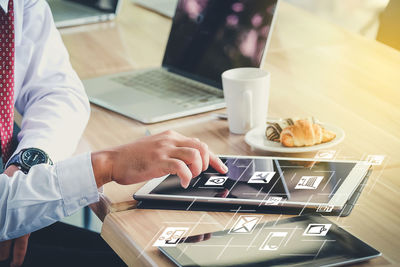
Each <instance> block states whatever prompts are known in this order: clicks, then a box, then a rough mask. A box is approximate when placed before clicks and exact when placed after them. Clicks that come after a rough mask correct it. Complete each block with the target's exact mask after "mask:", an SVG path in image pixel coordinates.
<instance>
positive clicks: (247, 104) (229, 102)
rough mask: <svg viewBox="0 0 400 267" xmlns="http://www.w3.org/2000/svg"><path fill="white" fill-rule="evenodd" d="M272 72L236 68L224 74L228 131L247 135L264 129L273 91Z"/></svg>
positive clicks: (223, 85) (223, 84)
mask: <svg viewBox="0 0 400 267" xmlns="http://www.w3.org/2000/svg"><path fill="white" fill-rule="evenodd" d="M270 76H271V75H270V74H269V72H267V71H265V70H263V69H259V68H236V69H230V70H227V71H225V72H224V73H222V87H223V91H224V97H225V101H226V106H227V112H228V124H229V130H230V131H231V132H232V133H234V134H244V133H246V132H247V131H249V130H250V129H252V128H255V127H257V126H261V125H265V123H266V118H267V112H268V99H269V87H270Z"/></svg>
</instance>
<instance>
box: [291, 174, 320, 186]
mask: <svg viewBox="0 0 400 267" xmlns="http://www.w3.org/2000/svg"><path fill="white" fill-rule="evenodd" d="M323 178H324V176H303V177H301V179H300V181H299V182H298V183H297V185H296V187H295V188H294V189H317V187H318V185H319V184H320V183H321V181H322V179H323Z"/></svg>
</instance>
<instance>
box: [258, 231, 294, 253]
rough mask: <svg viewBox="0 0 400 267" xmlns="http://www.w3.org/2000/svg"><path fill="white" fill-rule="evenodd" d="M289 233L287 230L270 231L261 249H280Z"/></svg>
mask: <svg viewBox="0 0 400 267" xmlns="http://www.w3.org/2000/svg"><path fill="white" fill-rule="evenodd" d="M287 234H288V233H287V232H270V233H269V234H268V236H267V238H266V239H265V240H264V242H263V243H262V245H261V247H260V248H259V250H278V249H279V247H280V246H281V245H282V243H283V241H284V240H285V237H286V236H287Z"/></svg>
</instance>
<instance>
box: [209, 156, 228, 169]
mask: <svg viewBox="0 0 400 267" xmlns="http://www.w3.org/2000/svg"><path fill="white" fill-rule="evenodd" d="M210 165H211V167H213V168H214V169H215V170H216V171H217V172H219V173H222V174H225V173H227V172H228V167H226V165H225V164H224V163H223V162H222V160H221V159H220V158H219V157H217V156H216V155H215V154H214V153H212V152H211V151H210Z"/></svg>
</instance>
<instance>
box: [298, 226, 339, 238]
mask: <svg viewBox="0 0 400 267" xmlns="http://www.w3.org/2000/svg"><path fill="white" fill-rule="evenodd" d="M331 226H332V224H319V223H310V224H309V225H308V226H307V229H306V230H305V231H304V233H303V235H306V236H326V234H327V233H328V231H329V228H331Z"/></svg>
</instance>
